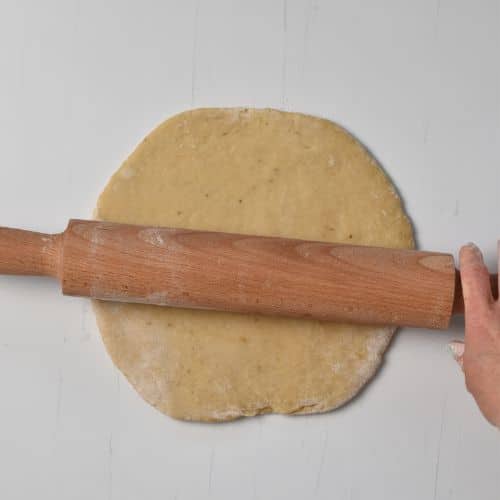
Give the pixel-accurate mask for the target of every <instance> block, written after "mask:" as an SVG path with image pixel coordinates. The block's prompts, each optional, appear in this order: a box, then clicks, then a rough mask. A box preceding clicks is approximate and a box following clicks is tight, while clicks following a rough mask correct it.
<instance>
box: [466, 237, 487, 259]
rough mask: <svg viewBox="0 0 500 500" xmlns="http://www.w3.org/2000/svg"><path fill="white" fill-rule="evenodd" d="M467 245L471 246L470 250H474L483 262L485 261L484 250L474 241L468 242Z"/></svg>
mask: <svg viewBox="0 0 500 500" xmlns="http://www.w3.org/2000/svg"><path fill="white" fill-rule="evenodd" d="M466 246H467V247H469V248H470V250H472V251H473V252H474V255H475V256H476V257H477V258H478V259H479V260H480V261H481V262H484V258H483V252H481V250H479V247H478V246H477V245H476V244H475V243H472V241H470V242H469V243H467V245H466Z"/></svg>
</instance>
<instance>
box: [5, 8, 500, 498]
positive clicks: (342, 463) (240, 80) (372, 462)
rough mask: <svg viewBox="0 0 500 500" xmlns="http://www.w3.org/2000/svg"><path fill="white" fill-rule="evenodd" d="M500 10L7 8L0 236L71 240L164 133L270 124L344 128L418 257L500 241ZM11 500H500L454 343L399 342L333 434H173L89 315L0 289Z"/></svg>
mask: <svg viewBox="0 0 500 500" xmlns="http://www.w3.org/2000/svg"><path fill="white" fill-rule="evenodd" d="M499 48H500V2H499V1H498V0H475V1H466V0H419V1H414V0H384V1H382V0H350V1H349V0H344V1H328V0H311V1H306V0H284V1H281V0H280V1H273V0H248V1H243V0H241V1H238V0H235V1H231V0H196V1H187V0H186V1H184V0H178V1H159V0H158V1H152V0H149V1H148V0H144V1H135V2H134V1H130V0H127V1H124V0H122V1H118V0H115V1H97V0H93V1H83V0H73V1H63V0H60V1H56V0H45V1H44V2H39V1H36V0H31V1H27V0H22V1H20V0H2V1H1V3H0V137H1V139H0V141H1V142H0V144H1V148H0V151H1V162H0V214H1V220H0V223H1V224H2V225H12V226H21V227H26V228H33V229H39V230H44V231H59V230H61V229H62V228H63V227H64V226H65V224H66V220H67V219H68V218H69V217H88V216H90V214H91V210H92V207H93V204H94V201H95V199H96V197H97V195H98V193H99V191H100V189H101V188H102V187H103V186H104V184H105V182H106V181H107V179H108V177H109V175H110V174H111V173H112V172H113V171H114V170H115V169H116V168H117V167H118V165H119V164H120V163H121V161H122V160H123V159H124V158H125V157H126V156H127V154H128V153H129V152H130V151H131V150H132V148H133V147H134V145H135V144H136V143H137V142H138V141H139V140H140V139H141V138H142V137H143V136H144V135H145V134H146V133H147V132H148V131H149V130H150V129H151V128H152V127H153V126H154V125H155V124H157V123H158V122H160V121H161V120H163V119H164V118H166V117H168V116H170V115H172V114H173V113H176V112H178V111H181V110H184V109H187V108H190V107H193V106H230V105H238V106H241V105H245V106H246V105H248V106H259V107H262V106H273V107H279V108H283V109H289V110H296V111H303V112H308V113H313V114H318V115H322V116H325V117H328V118H331V119H334V120H337V121H338V122H340V123H341V124H343V125H345V126H346V127H348V128H349V129H350V130H352V131H353V132H354V133H355V134H356V135H357V136H358V137H359V138H361V139H362V140H363V142H364V143H365V144H366V145H367V146H368V147H370V148H371V149H372V150H373V152H374V153H375V154H376V155H377V157H378V158H379V159H380V161H381V162H382V164H383V165H384V166H385V168H386V169H387V171H388V172H389V174H390V176H391V177H392V178H393V180H394V181H395V182H396V184H397V185H398V187H399V189H400V192H401V194H402V195H403V197H404V199H405V201H406V206H407V208H408V210H409V212H410V214H411V216H412V218H413V221H414V223H415V226H416V228H417V231H418V239H419V243H420V245H421V246H422V247H424V248H428V249H433V250H448V251H456V249H457V248H458V245H459V244H461V243H463V242H465V241H468V240H474V241H476V242H477V243H479V244H480V245H481V246H483V247H484V249H485V250H486V254H487V257H488V260H489V262H490V264H493V262H494V248H495V242H496V239H497V237H499V236H500V196H499V192H498V190H499V186H500V173H499V172H500V153H499V145H500V58H499V54H498V52H499ZM0 299H1V322H0V325H1V326H0V498H2V499H32V498H37V499H51V500H55V499H94V500H95V499H137V498H140V499H143V500H147V499H156V498H162V499H172V500H173V499H177V500H186V499H200V498H216V499H234V498H238V499H242V500H244V499H273V500H274V499H285V498H286V499H287V500H292V499H301V500H302V499H307V498H323V499H326V498H328V499H331V498H335V499H339V500H340V499H346V500H347V499H351V500H356V499H384V500H391V499H395V500H396V499H398V500H399V499H405V500H409V499H418V500H421V499H429V498H430V499H463V500H469V499H473V498H477V499H481V500H488V499H492V500H493V499H498V498H500V435H499V433H498V432H497V431H495V430H494V429H492V428H490V427H489V426H488V425H487V424H486V423H485V421H483V419H482V417H481V416H480V414H479V412H478V410H477V409H476V407H475V405H474V403H473V401H472V399H471V397H470V396H469V395H468V394H467V393H466V392H465V390H464V387H463V380H462V375H461V373H460V372H459V370H458V369H457V367H456V366H455V364H454V362H453V360H452V359H451V357H450V356H449V354H448V352H447V350H446V344H447V342H448V341H449V340H450V339H452V338H456V337H460V336H461V327H460V325H459V324H457V325H455V327H454V329H453V330H452V331H450V332H446V333H436V332H434V333H432V332H428V331H417V330H409V329H407V330H404V331H402V332H401V333H400V334H399V335H398V337H397V339H396V341H395V342H394V344H393V345H392V347H391V349H390V352H389V353H388V355H387V358H386V363H385V366H384V368H383V370H382V371H381V373H380V375H379V376H378V377H377V379H376V380H375V382H374V383H373V384H371V385H370V386H369V388H368V389H367V390H366V391H364V392H363V394H362V396H361V397H360V398H358V399H357V400H356V401H355V402H353V403H352V404H350V405H348V406H347V407H345V408H343V409H342V410H340V411H336V412H334V413H331V414H327V415H322V416H313V417H304V418H299V417H295V418H286V417H282V416H266V417H263V418H255V419H247V420H243V421H239V422H235V423H230V424H225V425H200V424H189V423H182V422H177V421H174V420H171V419H169V418H167V417H165V416H163V415H161V414H160V413H158V412H156V411H155V410H154V409H152V408H151V407H149V406H148V405H146V404H145V403H143V402H142V400H141V399H140V398H139V397H138V396H137V395H136V394H135V392H134V391H133V390H132V389H131V388H130V386H129V385H128V383H127V382H126V381H125V380H124V378H123V377H122V376H121V375H120V374H119V373H118V372H117V370H116V369H115V368H114V367H113V366H112V364H111V362H110V360H109V358H108V357H107V355H106V353H105V351H104V348H103V345H102V343H101V340H100V338H99V334H98V331H97V329H96V326H95V322H94V318H93V315H92V312H91V310H90V308H89V303H88V302H87V301H86V300H80V299H70V298H63V297H61V296H60V295H59V294H58V290H57V287H56V285H55V284H53V283H50V282H48V281H47V282H46V281H41V280H35V279H19V278H7V277H1V278H0Z"/></svg>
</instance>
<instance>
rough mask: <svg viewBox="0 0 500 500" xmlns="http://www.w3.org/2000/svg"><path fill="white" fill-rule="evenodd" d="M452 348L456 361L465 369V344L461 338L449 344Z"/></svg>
mask: <svg viewBox="0 0 500 500" xmlns="http://www.w3.org/2000/svg"><path fill="white" fill-rule="evenodd" d="M448 347H449V348H450V351H451V354H452V356H453V357H454V358H455V361H456V362H457V363H458V364H459V366H460V368H462V370H463V369H464V351H465V345H464V343H463V342H461V341H460V340H454V341H452V342H450V343H449V344H448Z"/></svg>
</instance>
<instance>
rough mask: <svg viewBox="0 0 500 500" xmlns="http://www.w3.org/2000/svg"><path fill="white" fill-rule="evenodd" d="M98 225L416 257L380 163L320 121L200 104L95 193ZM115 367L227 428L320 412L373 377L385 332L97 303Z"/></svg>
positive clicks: (144, 390) (175, 408) (183, 411)
mask: <svg viewBox="0 0 500 500" xmlns="http://www.w3.org/2000/svg"><path fill="white" fill-rule="evenodd" d="M96 218H99V219H103V220H109V221H115V222H127V223H132V224H149V225H158V226H172V227H182V228H192V229H206V230H215V231H228V232H235V233H247V234H259V235H270V236H286V237H293V238H303V239H312V240H322V241H329V242H344V243H353V244H366V245H376V246H386V247H395V248H412V247H413V245H414V242H413V233H412V228H411V224H410V222H409V220H408V218H407V217H406V215H405V213H404V210H403V207H402V205H401V201H400V199H399V197H398V196H397V194H396V192H395V190H394V188H393V186H392V184H391V182H390V180H389V179H388V178H387V176H386V175H385V174H384V172H383V171H382V170H381V168H380V167H379V165H378V164H377V162H376V161H375V160H374V158H373V157H372V156H371V155H370V154H369V153H368V152H367V150H366V149H365V148H364V147H363V146H362V145H361V144H360V143H359V142H358V141H357V140H356V139H354V138H353V137H352V136H351V135H350V134H349V133H347V132H346V131H345V130H344V129H343V128H341V127H340V126H338V125H336V124H334V123H332V122H329V121H327V120H323V119H319V118H315V117H312V116H307V115H302V114H298V113H286V112H281V111H275V110H270V109H264V110H256V109H240V108H236V109H198V110H194V111H188V112H185V113H181V114H179V115H177V116H174V117H173V118H171V119H169V120H167V121H166V122H164V123H163V124H161V125H160V126H159V127H158V128H156V129H155V130H154V131H153V132H151V134H149V135H148V136H147V137H146V138H145V139H144V140H143V142H142V143H141V144H139V146H138V147H137V148H136V150H135V151H134V152H133V153H132V155H131V156H130V157H129V158H128V159H127V160H126V161H125V163H124V164H123V165H122V167H121V168H120V169H119V170H118V171H117V172H116V173H115V174H114V175H113V177H112V178H111V180H110V181H109V183H108V185H107V186H106V188H105V189H104V191H103V193H102V194H101V196H100V198H99V201H98V203H97V208H96ZM94 309H95V313H96V316H97V322H98V325H99V328H100V331H101V334H102V338H103V340H104V343H105V345H106V348H107V350H108V352H109V354H110V356H111V358H112V359H113V362H114V363H115V365H116V366H117V367H118V368H119V369H120V370H121V371H122V372H123V373H124V374H125V376H126V377H127V378H128V380H129V381H130V383H131V384H132V385H133V387H134V388H135V389H136V390H137V392H138V393H139V394H140V395H141V396H142V397H143V398H144V399H145V400H146V401H148V402H149V403H150V404H152V405H153V406H155V407H156V408H158V409H159V410H160V411H162V412H164V413H166V414H168V415H171V416H172V417H175V418H180V419H185V420H202V421H222V420H231V419H235V418H238V417H241V416H250V415H256V414H260V413H268V412H275V413H287V414H304V413H315V412H324V411H327V410H331V409H333V408H336V407H338V406H340V405H342V404H343V403H345V402H346V401H348V400H350V399H351V398H352V397H353V396H354V395H355V394H356V393H357V392H358V391H359V390H360V389H361V387H363V385H364V384H366V382H367V381H368V380H369V379H370V378H371V377H372V376H373V374H374V373H375V371H376V369H377V367H378V366H379V365H380V362H381V359H382V355H383V353H384V351H385V349H386V347H387V345H388V343H389V341H390V338H391V335H392V333H393V329H392V328H380V327H370V326H353V325H346V324H334V323H328V322H320V321H312V320H297V319H288V318H275V317H261V316H254V315H240V314H230V313H219V312H209V311H191V310H181V309H174V308H164V307H156V306H145V305H133V304H114V303H108V302H99V301H96V302H95V303H94Z"/></svg>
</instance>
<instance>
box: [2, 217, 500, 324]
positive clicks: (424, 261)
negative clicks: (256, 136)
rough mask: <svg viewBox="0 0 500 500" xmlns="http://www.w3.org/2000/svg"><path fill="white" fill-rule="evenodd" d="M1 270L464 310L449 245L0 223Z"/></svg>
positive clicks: (207, 300) (210, 294) (339, 310)
mask: <svg viewBox="0 0 500 500" xmlns="http://www.w3.org/2000/svg"><path fill="white" fill-rule="evenodd" d="M0 273H2V274H20V275H37V276H51V277H54V278H57V279H59V281H60V282H61V286H62V292H63V293H64V294H66V295H76V296H84V297H92V298H95V299H102V300H111V301H121V302H136V303H143V304H155V305H162V306H171V307H183V308H194V309H213V310H219V311H230V312H239V313H260V314H268V315H281V316H291V317H304V318H314V319H318V320H332V321H341V322H347V323H361V324H378V325H395V326H415V327H424V328H433V329H446V328H447V327H448V325H449V322H450V319H451V317H452V315H453V314H460V313H463V298H462V294H461V287H460V275H459V273H458V271H457V270H456V269H455V263H454V259H453V256H452V255H450V254H444V253H436V252H423V251H415V250H400V249H387V248H376V247H367V246H354V245H346V244H338V243H324V242H314V241H302V240H296V239H286V238H273V237H261V236H248V235H241V234H228V233H218V232H208V231H194V230H186V229H171V228H164V227H146V226H136V225H128V224H115V223H109V222H99V221H84V220H71V221H70V222H69V224H68V226H67V228H66V230H65V231H64V232H63V233H60V234H42V233H35V232H31V231H24V230H20V229H9V228H0ZM491 282H492V288H493V289H494V293H495V294H497V293H498V288H497V286H498V284H497V279H496V276H492V277H491Z"/></svg>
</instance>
